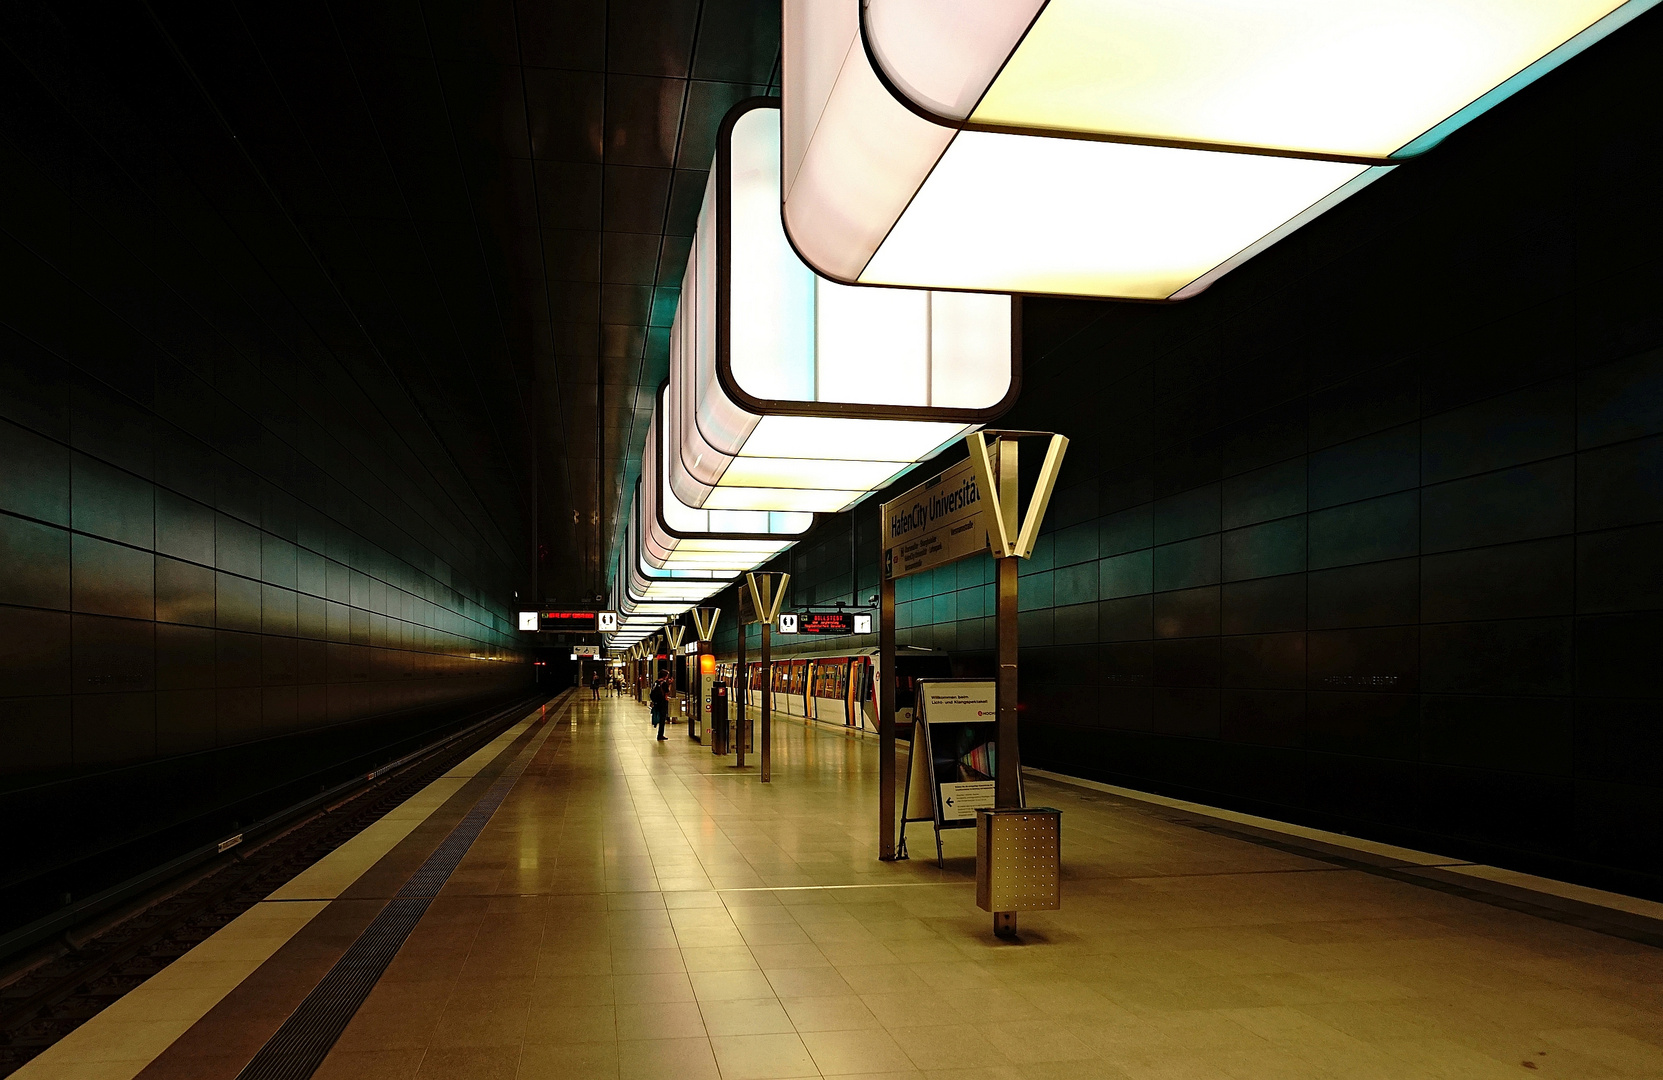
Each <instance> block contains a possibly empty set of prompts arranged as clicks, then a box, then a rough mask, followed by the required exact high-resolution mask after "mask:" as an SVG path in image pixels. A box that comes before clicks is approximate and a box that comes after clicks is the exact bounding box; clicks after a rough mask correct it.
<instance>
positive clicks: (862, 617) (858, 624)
mask: <svg viewBox="0 0 1663 1080" xmlns="http://www.w3.org/2000/svg"><path fill="white" fill-rule="evenodd" d="M871 632H872V616H870V615H867V614H865V613H864V612H862V613H860V614H857V615H856V616H855V633H857V634H870V633H871Z"/></svg>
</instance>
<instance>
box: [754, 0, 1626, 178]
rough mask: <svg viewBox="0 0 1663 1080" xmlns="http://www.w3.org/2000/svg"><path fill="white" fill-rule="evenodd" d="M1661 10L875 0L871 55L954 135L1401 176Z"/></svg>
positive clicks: (1571, 5) (1472, 4)
mask: <svg viewBox="0 0 1663 1080" xmlns="http://www.w3.org/2000/svg"><path fill="white" fill-rule="evenodd" d="M1657 2H1658V0H1627V2H1624V0H1252V2H1250V3H1249V2H1243V0H955V2H954V3H951V4H943V3H940V2H938V0H864V3H862V5H861V28H860V33H861V42H860V45H861V46H863V47H864V49H865V50H866V51H867V52H869V54H870V55H871V56H872V57H873V58H874V60H875V61H876V65H877V70H878V74H879V75H880V76H881V78H882V80H883V81H884V82H885V83H886V84H887V86H888V88H889V89H890V91H891V92H892V93H893V94H894V95H895V96H897V97H899V98H900V99H901V100H902V101H903V102H904V103H905V105H906V106H907V107H908V108H910V109H913V110H914V111H916V112H917V113H919V114H920V115H922V116H924V117H926V118H929V119H931V120H933V121H935V122H936V123H937V124H939V125H942V126H945V127H947V128H973V129H981V130H995V131H1015V132H1028V133H1034V132H1037V133H1040V134H1053V133H1061V134H1068V135H1071V136H1083V137H1087V138H1098V139H1114V140H1123V141H1130V142H1152V143H1158V144H1168V145H1180V146H1190V147H1215V148H1223V149H1235V150H1240V149H1243V148H1247V149H1260V150H1273V151H1278V152H1284V153H1292V154H1301V155H1308V156H1312V157H1326V158H1337V159H1352V160H1358V161H1372V162H1384V161H1388V160H1400V159H1402V158H1406V157H1411V156H1413V155H1415V154H1418V153H1422V152H1424V151H1426V150H1429V149H1431V148H1432V147H1433V146H1435V145H1437V143H1438V142H1439V141H1441V140H1442V139H1443V138H1444V137H1445V136H1446V135H1448V134H1449V133H1450V132H1452V131H1454V130H1455V129H1456V128H1458V127H1460V126H1461V125H1462V124H1465V123H1467V122H1468V121H1469V120H1471V119H1473V118H1474V117H1475V116H1478V115H1479V114H1480V113H1483V112H1484V111H1485V110H1487V109H1489V108H1491V107H1492V106H1494V105H1495V104H1496V103H1497V102H1500V101H1502V100H1504V99H1505V98H1507V97H1509V96H1510V95H1512V94H1514V93H1516V92H1517V91H1518V90H1519V89H1521V88H1522V87H1524V86H1527V85H1529V84H1530V83H1531V82H1533V81H1535V80H1536V79H1538V78H1540V77H1541V76H1542V75H1543V74H1545V73H1547V72H1548V71H1551V70H1553V69H1554V68H1555V67H1558V66H1559V65H1560V64H1562V63H1564V62H1565V61H1566V60H1568V59H1570V58H1571V57H1572V56H1575V55H1576V54H1577V53H1579V52H1581V51H1582V50H1584V49H1586V48H1588V46H1590V45H1592V44H1593V43H1594V42H1596V41H1598V40H1600V39H1601V38H1603V37H1605V36H1606V35H1607V34H1610V33H1611V32H1612V31H1614V30H1616V29H1618V28H1619V27H1621V26H1623V25H1624V24H1626V23H1628V22H1629V21H1631V20H1632V19H1634V18H1635V17H1636V16H1637V15H1639V14H1641V13H1642V12H1644V11H1647V10H1649V9H1650V8H1651V7H1653V6H1655V4H1656V3H1657ZM806 3H808V4H810V5H813V6H815V7H819V6H821V5H822V4H823V3H824V0H806ZM791 6H792V5H790V4H788V5H787V7H788V9H789V8H790V7H791ZM825 6H828V7H836V6H838V5H835V4H830V5H825ZM847 6H848V7H849V8H851V9H852V8H853V0H851V2H850V3H849V4H848V5H847ZM787 33H788V34H789V33H790V31H789V29H788V30H787ZM787 63H788V64H789V63H790V60H789V59H788V61H787ZM786 78H787V80H788V83H787V90H786V96H787V98H788V99H789V98H790V96H791V89H790V84H789V80H790V78H791V73H790V70H789V67H788V68H787V73H786Z"/></svg>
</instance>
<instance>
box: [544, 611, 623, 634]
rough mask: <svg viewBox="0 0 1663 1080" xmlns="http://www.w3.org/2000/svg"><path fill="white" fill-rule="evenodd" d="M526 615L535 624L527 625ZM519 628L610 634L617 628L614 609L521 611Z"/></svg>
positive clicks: (616, 616) (616, 615) (616, 617)
mask: <svg viewBox="0 0 1663 1080" xmlns="http://www.w3.org/2000/svg"><path fill="white" fill-rule="evenodd" d="M527 616H530V617H531V619H532V620H534V621H535V623H536V625H534V626H527V625H526V622H527ZM520 629H521V630H546V631H552V632H555V633H558V632H561V631H565V632H566V633H570V634H597V633H598V634H611V633H615V632H616V631H617V629H618V613H617V612H616V611H522V612H520Z"/></svg>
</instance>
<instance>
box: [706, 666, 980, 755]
mask: <svg viewBox="0 0 1663 1080" xmlns="http://www.w3.org/2000/svg"><path fill="white" fill-rule="evenodd" d="M895 652H896V656H895V670H896V672H897V674H898V682H897V683H896V686H895V727H896V733H897V734H898V735H900V736H901V737H902V738H907V737H908V736H909V735H910V732H911V730H912V705H913V687H914V686H915V685H916V684H917V682H918V680H919V679H944V678H949V677H951V676H952V674H953V668H952V663H951V662H950V661H949V659H948V657H947V654H946V653H944V652H939V651H937V650H934V649H920V648H914V647H911V646H901V647H898V648H897V649H896V650H895ZM746 660H747V661H748V662H747V664H746V667H747V669H748V670H747V673H746V674H747V675H748V680H747V681H748V682H749V684H750V690H749V695H748V700H749V703H750V706H751V708H752V709H753V710H755V709H759V708H761V703H762V696H761V695H762V665H761V664H760V663H758V662H757V659H756V657H755V656H747V657H746ZM718 667H719V670H720V671H721V673H722V676H723V677H724V678H726V679H728V680H729V681H730V682H731V681H733V677H734V674H733V673H734V664H733V662H732V661H727V662H724V663H722V664H720V665H718ZM877 668H878V650H877V649H856V650H852V651H851V650H847V649H844V650H838V649H835V648H832V649H827V650H825V651H824V652H823V653H819V652H816V653H808V654H804V653H796V654H793V655H792V656H791V657H790V658H788V659H781V660H775V661H774V663H773V669H774V679H773V682H774V705H773V709H774V713H775V714H776V715H784V716H794V717H807V718H808V719H810V720H813V721H815V722H817V723H821V724H826V725H828V726H831V727H840V728H846V729H849V728H852V729H854V730H856V731H874V732H875V731H877V730H878V689H877V688H878V684H877V681H876V679H875V678H874V674H875V672H876V671H877ZM753 715H755V713H754V712H753Z"/></svg>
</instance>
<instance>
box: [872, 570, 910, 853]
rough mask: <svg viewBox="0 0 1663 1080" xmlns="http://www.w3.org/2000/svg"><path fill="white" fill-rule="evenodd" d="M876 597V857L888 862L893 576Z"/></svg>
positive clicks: (892, 744)
mask: <svg viewBox="0 0 1663 1080" xmlns="http://www.w3.org/2000/svg"><path fill="white" fill-rule="evenodd" d="M878 596H879V606H878V664H877V670H876V671H875V672H874V673H873V677H874V678H876V679H877V680H878V858H880V859H883V860H884V861H886V862H888V861H892V860H893V859H894V858H895V579H894V578H889V577H886V578H884V580H883V585H882V586H881V587H880V589H879V591H878ZM914 737H915V738H916V736H914Z"/></svg>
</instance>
